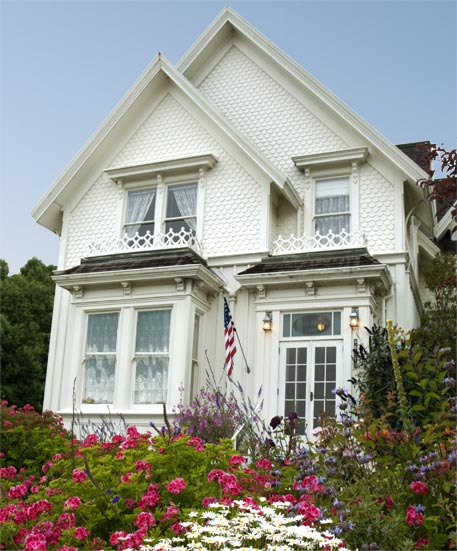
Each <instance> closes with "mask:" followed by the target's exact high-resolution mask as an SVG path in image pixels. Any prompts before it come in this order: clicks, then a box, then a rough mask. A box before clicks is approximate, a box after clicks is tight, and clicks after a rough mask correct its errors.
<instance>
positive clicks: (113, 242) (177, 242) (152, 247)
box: [88, 228, 204, 256]
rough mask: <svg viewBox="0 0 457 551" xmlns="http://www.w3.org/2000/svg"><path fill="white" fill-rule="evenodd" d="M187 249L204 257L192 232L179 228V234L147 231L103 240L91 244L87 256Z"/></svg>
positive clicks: (169, 231) (171, 231) (170, 231)
mask: <svg viewBox="0 0 457 551" xmlns="http://www.w3.org/2000/svg"><path fill="white" fill-rule="evenodd" d="M183 247H188V248H190V249H193V250H194V251H195V252H196V253H197V254H199V255H200V256H204V253H203V248H202V246H201V244H200V243H199V241H198V239H197V238H196V237H195V233H194V232H193V231H192V230H185V229H184V228H181V230H180V231H179V232H175V231H173V230H172V229H170V230H168V232H167V233H156V234H152V233H150V232H149V230H148V231H147V232H146V233H145V234H144V235H140V234H139V233H138V232H136V233H135V235H132V236H130V235H127V234H125V235H124V237H122V238H120V239H119V238H112V239H105V240H104V241H100V242H98V243H91V245H90V246H89V255H88V256H99V255H108V254H120V253H128V252H136V251H158V250H161V249H179V248H183Z"/></svg>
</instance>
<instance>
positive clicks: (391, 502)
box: [384, 496, 394, 509]
mask: <svg viewBox="0 0 457 551" xmlns="http://www.w3.org/2000/svg"><path fill="white" fill-rule="evenodd" d="M384 502H385V504H386V507H387V509H392V507H393V506H394V500H393V499H392V498H391V497H390V496H385V497H384Z"/></svg>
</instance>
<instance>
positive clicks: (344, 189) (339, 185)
mask: <svg viewBox="0 0 457 551" xmlns="http://www.w3.org/2000/svg"><path fill="white" fill-rule="evenodd" d="M349 189H350V186H349V178H348V177H343V178H329V179H323V180H316V182H315V203H314V231H315V232H319V233H320V234H321V235H327V234H328V233H329V231H330V230H331V231H332V232H333V233H334V234H336V235H339V234H340V233H341V232H342V231H343V230H346V232H350V231H351V229H350V201H349Z"/></svg>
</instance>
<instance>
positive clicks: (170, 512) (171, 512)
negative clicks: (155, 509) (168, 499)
mask: <svg viewBox="0 0 457 551" xmlns="http://www.w3.org/2000/svg"><path fill="white" fill-rule="evenodd" d="M177 515H179V509H178V508H177V507H175V506H174V504H172V505H169V506H168V507H167V510H166V511H165V514H164V515H163V517H162V522H163V521H165V520H170V519H171V518H173V517H176V516H177Z"/></svg>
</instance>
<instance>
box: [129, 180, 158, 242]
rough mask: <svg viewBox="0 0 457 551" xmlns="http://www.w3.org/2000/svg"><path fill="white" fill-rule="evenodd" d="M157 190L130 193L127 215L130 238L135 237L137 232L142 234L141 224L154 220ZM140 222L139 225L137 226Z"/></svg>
mask: <svg viewBox="0 0 457 551" xmlns="http://www.w3.org/2000/svg"><path fill="white" fill-rule="evenodd" d="M155 196H156V190H155V189H142V190H135V191H130V192H129V195H128V202H127V215H126V224H132V225H127V226H126V228H125V230H126V233H127V235H128V236H129V237H132V236H134V235H135V233H136V232H138V233H141V232H140V229H141V222H143V221H144V220H154V207H155ZM135 222H138V224H135Z"/></svg>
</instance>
